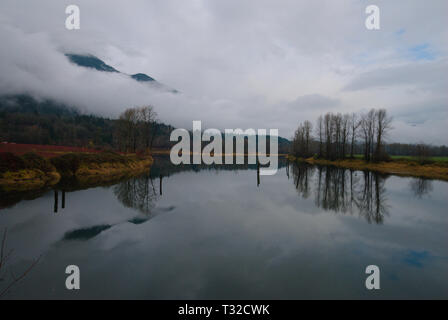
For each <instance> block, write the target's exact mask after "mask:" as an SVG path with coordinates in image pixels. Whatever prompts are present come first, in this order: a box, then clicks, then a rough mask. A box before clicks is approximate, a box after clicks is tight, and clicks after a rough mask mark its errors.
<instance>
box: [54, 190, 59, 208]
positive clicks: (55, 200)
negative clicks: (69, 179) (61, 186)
mask: <svg viewBox="0 0 448 320" xmlns="http://www.w3.org/2000/svg"><path fill="white" fill-rule="evenodd" d="M54 212H58V190H54Z"/></svg>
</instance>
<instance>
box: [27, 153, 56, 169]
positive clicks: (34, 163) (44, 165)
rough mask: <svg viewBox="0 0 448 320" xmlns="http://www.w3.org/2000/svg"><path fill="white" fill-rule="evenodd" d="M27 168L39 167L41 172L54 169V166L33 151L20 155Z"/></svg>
mask: <svg viewBox="0 0 448 320" xmlns="http://www.w3.org/2000/svg"><path fill="white" fill-rule="evenodd" d="M22 159H23V161H24V163H25V166H26V168H27V169H39V170H42V171H43V172H51V171H54V166H53V165H52V164H51V162H50V161H48V160H47V159H45V158H42V157H41V156H39V155H37V154H35V153H34V152H28V153H26V154H24V155H23V156H22Z"/></svg>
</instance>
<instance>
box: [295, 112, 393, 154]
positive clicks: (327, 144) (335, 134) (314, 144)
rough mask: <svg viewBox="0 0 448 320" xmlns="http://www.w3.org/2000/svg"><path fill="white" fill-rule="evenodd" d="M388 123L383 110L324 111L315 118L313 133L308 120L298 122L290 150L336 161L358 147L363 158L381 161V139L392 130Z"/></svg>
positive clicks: (388, 120) (383, 143)
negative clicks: (358, 111) (344, 112)
mask: <svg viewBox="0 0 448 320" xmlns="http://www.w3.org/2000/svg"><path fill="white" fill-rule="evenodd" d="M391 123H392V118H391V117H390V116H389V115H388V114H387V111H386V110H385V109H371V110H370V111H368V112H366V113H361V114H356V113H351V114H348V113H346V114H341V113H337V114H334V113H332V112H328V113H326V114H325V115H321V116H319V117H318V119H317V123H316V127H315V129H314V133H313V125H312V123H311V122H310V121H308V120H306V121H304V122H303V123H300V124H299V126H298V128H297V130H296V131H295V133H294V137H293V141H292V146H291V151H292V154H293V155H294V156H296V157H300V158H308V157H311V156H315V157H318V158H322V159H329V160H337V159H345V158H347V157H350V158H353V157H354V156H355V154H356V152H357V151H359V147H360V146H361V152H362V154H363V157H364V159H365V160H366V161H380V160H385V159H387V153H386V149H385V139H386V137H387V134H388V133H389V131H390V130H391V129H392V126H391Z"/></svg>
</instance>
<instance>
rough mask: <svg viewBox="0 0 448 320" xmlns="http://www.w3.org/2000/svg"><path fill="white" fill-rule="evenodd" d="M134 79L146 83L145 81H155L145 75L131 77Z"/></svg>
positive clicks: (139, 74)
mask: <svg viewBox="0 0 448 320" xmlns="http://www.w3.org/2000/svg"><path fill="white" fill-rule="evenodd" d="M131 78H132V79H135V80H137V81H141V82H145V81H155V80H154V78H151V77H150V76H148V75H146V74H144V73H136V74H133V75H132V76H131Z"/></svg>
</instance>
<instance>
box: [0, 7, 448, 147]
mask: <svg viewBox="0 0 448 320" xmlns="http://www.w3.org/2000/svg"><path fill="white" fill-rule="evenodd" d="M76 2H77V5H79V7H80V9H81V29H80V30H77V31H68V30H66V29H65V26H64V22H65V18H66V15H65V7H66V6H67V5H69V4H72V2H71V1H68V0H67V1H66V0H63V1H57V2H56V1H52V0H41V1H38V2H37V1H33V2H30V1H24V0H2V2H1V3H0V43H1V44H2V46H1V49H0V94H4V93H19V92H29V93H31V94H33V95H35V96H38V97H50V98H54V99H58V100H60V101H63V102H65V103H68V104H71V105H76V106H79V107H81V108H82V109H83V110H85V111H86V112H93V113H98V114H101V115H105V116H111V117H115V116H117V115H118V114H119V113H120V112H121V111H122V110H124V108H126V107H128V106H132V105H141V104H148V103H150V104H153V105H154V106H155V108H156V111H157V112H158V113H159V118H160V119H161V120H162V121H164V122H167V123H171V124H173V125H175V126H182V127H187V128H189V127H190V126H191V121H192V120H203V122H204V126H206V127H217V128H226V127H227V128H232V127H242V128H249V127H255V128H278V129H280V134H281V135H283V136H286V137H288V136H291V135H292V133H293V132H294V130H295V127H296V126H297V123H298V122H300V121H303V120H305V119H309V120H311V121H314V120H315V119H316V118H317V116H318V115H319V114H320V113H322V112H326V111H333V112H352V111H357V110H362V109H367V108H370V107H385V108H387V109H388V110H389V111H390V112H391V113H392V114H396V115H397V117H396V121H397V125H395V126H394V127H395V128H396V129H395V130H394V131H393V132H392V133H391V137H390V138H391V139H393V140H401V141H413V140H414V139H415V137H414V136H415V135H414V134H413V132H417V131H418V132H419V135H420V136H419V139H420V140H427V141H428V142H434V143H447V141H446V138H445V136H446V134H441V135H440V136H439V137H436V136H435V134H433V133H432V132H435V131H436V132H437V133H438V134H440V133H443V132H444V130H445V128H446V123H444V122H443V121H442V120H440V118H439V117H440V108H427V107H425V106H428V104H430V103H431V101H435V100H437V101H441V100H443V99H444V98H445V97H446V93H445V91H446V84H445V76H444V74H446V72H445V71H446V69H447V62H446V59H447V52H446V48H448V33H447V32H448V31H447V29H446V28H441V27H440V26H442V25H444V22H445V17H444V14H443V13H444V12H446V11H447V10H448V3H447V2H446V1H443V0H436V1H432V2H431V5H428V4H426V3H423V2H422V1H419V0H410V1H406V2H405V3H404V2H398V1H385V0H378V1H377V3H376V4H377V5H378V6H379V7H380V9H381V18H382V20H381V23H382V25H381V30H379V31H374V32H372V31H367V30H366V29H365V27H364V19H365V13H364V9H365V6H366V5H367V4H365V3H363V2H360V1H355V0H348V1H346V2H344V3H343V4H342V3H340V2H336V1H331V0H317V1H301V2H299V1H296V0H282V1H275V2H274V1H269V0H257V1H251V0H246V1H241V0H227V1H218V0H199V1H194V2H192V1H182V0H178V1H176V0H168V1H143V0H133V1H131V2H127V3H124V2H122V1H106V0H97V1H95V2H93V1H88V0H78V1H76ZM423 43H424V44H425V46H427V47H428V50H429V51H430V52H432V53H433V56H434V57H433V61H423V60H422V61H416V57H415V56H412V55H411V56H410V54H409V50H410V48H414V47H416V46H418V45H421V44H423ZM65 52H79V53H91V54H94V55H96V56H98V57H99V58H101V59H102V60H104V61H105V62H106V63H108V64H110V65H112V66H113V67H115V68H117V69H119V70H120V71H122V72H124V73H128V74H132V73H137V72H143V73H146V74H148V75H150V76H152V77H154V78H156V79H157V80H159V81H160V82H162V83H164V84H167V85H168V86H170V87H173V88H176V89H178V90H180V91H181V92H182V94H179V95H172V94H169V93H165V92H159V91H157V90H152V89H151V88H149V87H148V86H145V85H144V84H139V83H135V81H132V80H130V79H128V78H126V77H124V76H121V75H117V74H104V73H99V72H95V71H93V70H88V69H82V68H78V67H75V66H73V65H71V64H70V63H68V61H67V59H66V58H65V57H64V56H63V53H65ZM411 104H413V105H414V107H413V109H412V112H409V113H408V114H406V109H405V108H404V107H403V106H406V105H411ZM419 106H421V107H419ZM422 115H424V118H425V120H424V121H423V122H422V121H421V119H422ZM405 118H406V119H405ZM415 123H419V125H421V126H422V127H424V128H425V129H429V128H426V127H425V126H426V125H428V124H431V126H433V127H432V128H431V130H423V129H422V130H421V131H420V130H416V129H415V127H413V126H412V125H411V124H415ZM434 126H435V127H434ZM419 128H421V127H419Z"/></svg>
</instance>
